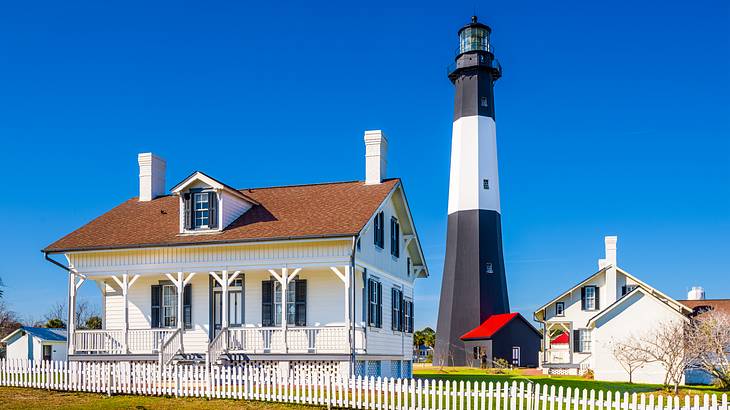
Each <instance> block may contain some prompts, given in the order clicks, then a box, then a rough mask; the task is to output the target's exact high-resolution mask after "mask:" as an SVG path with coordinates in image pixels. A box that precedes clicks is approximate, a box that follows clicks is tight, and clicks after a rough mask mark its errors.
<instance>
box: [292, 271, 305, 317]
mask: <svg viewBox="0 0 730 410" xmlns="http://www.w3.org/2000/svg"><path fill="white" fill-rule="evenodd" d="M294 287H295V289H294V299H295V302H296V304H295V306H294V312H295V314H294V324H295V325H296V326H306V325H307V281H306V280H295V281H294Z"/></svg>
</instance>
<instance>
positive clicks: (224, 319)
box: [221, 270, 228, 351]
mask: <svg viewBox="0 0 730 410" xmlns="http://www.w3.org/2000/svg"><path fill="white" fill-rule="evenodd" d="M222 274H223V280H222V281H221V291H222V292H221V293H222V294H221V297H222V298H223V300H222V302H223V307H222V309H221V310H222V312H221V332H227V331H228V271H227V270H224V271H223V272H222ZM225 348H226V351H228V337H227V336H226V337H225Z"/></svg>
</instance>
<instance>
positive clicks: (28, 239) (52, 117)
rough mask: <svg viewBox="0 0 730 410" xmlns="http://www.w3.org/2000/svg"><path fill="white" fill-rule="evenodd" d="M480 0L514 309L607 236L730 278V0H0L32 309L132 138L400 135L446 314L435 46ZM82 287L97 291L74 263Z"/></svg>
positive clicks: (209, 155)
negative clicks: (492, 76) (495, 62)
mask: <svg viewBox="0 0 730 410" xmlns="http://www.w3.org/2000/svg"><path fill="white" fill-rule="evenodd" d="M475 9H476V11H477V13H478V14H479V16H480V18H481V21H484V22H486V23H487V24H489V25H491V26H492V28H493V37H492V43H493V45H494V48H495V50H496V54H497V57H498V58H499V59H500V61H501V63H502V66H503V67H504V76H503V77H502V79H500V80H499V82H498V84H497V87H496V110H497V124H498V127H497V135H498V145H499V165H500V179H501V181H500V182H501V183H500V185H501V189H502V191H501V195H502V220H503V230H504V249H505V260H506V265H507V275H508V282H509V288H510V289H509V290H510V298H511V304H512V308H513V309H514V310H518V311H520V312H522V313H523V314H526V315H531V312H532V310H533V309H534V308H536V307H538V306H539V305H541V304H542V303H544V302H546V301H548V300H549V299H551V298H552V297H553V296H555V295H556V294H557V293H559V292H560V291H562V290H563V289H565V288H566V287H568V286H569V285H571V284H573V283H575V282H576V281H578V280H579V279H581V278H583V277H585V276H587V275H589V274H590V273H592V272H593V271H595V269H596V260H597V259H598V258H599V257H602V255H603V236H604V235H608V234H611V235H618V236H619V242H618V258H619V264H620V265H621V266H622V267H623V268H625V269H627V270H628V271H630V272H632V273H634V274H635V275H637V276H639V277H640V278H642V279H644V280H645V281H647V282H649V283H650V284H652V285H654V286H656V287H658V288H659V289H661V290H663V291H664V292H666V293H668V294H669V295H671V296H674V297H682V296H683V295H685V294H686V291H687V289H688V288H689V287H690V286H692V285H702V286H704V287H705V288H706V289H707V294H708V296H709V297H726V298H727V297H730V285H728V279H727V278H728V275H729V274H730V268H729V267H728V263H727V261H726V259H727V256H728V255H729V254H730V252H729V250H730V239H729V238H730V235H729V234H730V139H729V137H730V102H728V95H730V28H729V27H730V3H728V2H727V1H724V0H717V1H711V0H700V1H695V2H690V3H688V2H686V1H684V2H680V1H661V2H659V1H651V2H648V1H647V2H636V1H616V2H586V1H561V2H544V1H534V2H519V4H518V3H516V2H458V1H457V2H431V1H418V2H411V3H400V4H398V5H394V4H393V3H392V2H379V1H369V2H359V3H357V5H348V4H346V3H345V2H332V3H322V2H306V3H287V2H284V1H279V2H271V4H267V2H255V4H248V3H244V2H226V3H220V2H180V1H176V2H167V3H165V2H121V3H114V4H112V3H110V2H73V3H70V2H34V3H33V5H32V6H30V5H29V4H28V3H23V2H16V3H12V4H11V3H5V4H3V5H2V6H0V77H1V78H2V81H1V82H0V141H2V145H3V155H2V158H3V162H4V169H5V176H6V178H5V179H6V183H7V184H8V185H7V186H6V189H4V190H3V191H4V192H3V195H2V196H3V200H2V201H0V212H1V214H2V215H3V219H4V224H3V225H4V230H5V235H0V249H1V251H0V252H1V253H2V263H0V277H2V279H3V280H4V282H5V284H6V289H5V291H6V300H7V302H8V303H9V304H10V305H11V306H12V308H13V309H15V310H16V311H17V312H19V313H20V314H21V315H22V316H24V317H34V318H38V317H40V316H41V315H42V314H43V313H44V312H45V311H46V310H47V309H48V307H49V306H50V305H51V304H52V303H54V302H56V301H62V300H63V299H64V297H65V292H66V281H65V276H64V274H63V272H62V271H61V270H60V269H58V268H57V267H55V266H53V265H51V264H49V263H47V262H45V261H43V258H42V256H41V253H40V251H39V250H40V249H41V248H43V247H44V246H45V245H47V244H49V243H50V242H52V241H53V240H55V239H57V238H58V237H60V236H61V235H64V234H66V233H68V232H70V231H71V230H73V229H75V228H77V227H79V226H80V225H82V224H83V223H85V222H87V221H89V220H90V219H92V218H94V217H96V216H98V215H100V214H101V213H103V212H104V211H106V210H108V209H110V208H111V207H113V206H115V205H116V204H118V203H119V202H121V201H123V200H125V199H127V198H129V197H132V196H135V195H136V194H137V164H136V154H137V153H138V152H142V151H154V152H156V153H158V154H160V155H161V156H163V157H164V158H166V159H167V161H168V174H167V181H168V186H172V185H173V184H175V183H176V182H178V181H179V180H180V179H182V178H183V177H185V176H186V175H187V174H188V173H190V172H191V171H192V170H195V169H200V170H203V171H205V172H207V173H209V174H210V175H213V176H215V177H216V178H218V179H220V180H222V181H225V182H226V183H228V184H230V185H234V186H238V187H249V186H266V185H285V184H298V183H311V182H324V181H337V180H353V179H362V178H363V175H364V160H363V155H364V147H363V142H362V134H363V131H364V130H366V129H383V130H385V132H386V133H387V135H388V136H389V141H390V152H389V164H388V166H389V169H388V173H389V175H390V176H398V177H401V178H403V179H404V182H405V187H406V191H407V194H408V197H409V202H410V203H411V206H412V211H413V213H414V218H415V221H416V224H417V228H418V231H419V234H420V235H421V239H422V242H423V246H424V248H425V253H426V257H427V259H428V263H429V266H430V269H431V272H432V276H431V278H429V279H427V280H424V281H422V282H420V283H419V284H418V285H417V295H418V296H417V304H416V315H417V316H416V319H417V320H416V325H417V326H419V327H420V326H424V325H432V326H433V325H435V321H436V310H437V303H436V302H437V299H438V293H439V288H440V284H441V269H442V264H443V256H444V250H445V232H446V205H447V204H446V203H447V195H448V170H449V150H450V143H451V142H450V138H451V121H452V109H453V108H452V104H453V95H452V92H453V90H452V86H451V84H450V83H449V81H448V80H447V78H446V66H447V65H448V64H449V63H450V62H452V60H453V57H454V54H453V52H454V49H455V48H456V46H457V41H456V40H457V38H456V30H457V29H458V28H459V27H460V26H461V25H463V24H464V23H466V22H467V21H468V19H469V16H470V15H471V14H473V12H474V10H475ZM82 289H83V292H82V296H83V297H87V298H90V299H93V298H95V297H97V295H98V290H97V289H96V288H95V287H93V286H90V285H85V286H84V287H83V288H82Z"/></svg>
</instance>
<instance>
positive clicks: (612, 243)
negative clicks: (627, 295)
mask: <svg viewBox="0 0 730 410" xmlns="http://www.w3.org/2000/svg"><path fill="white" fill-rule="evenodd" d="M604 242H605V244H606V258H605V259H600V260H599V261H598V267H599V268H600V269H603V268H605V267H606V266H609V265H610V267H609V268H608V269H607V270H606V295H605V301H606V304H605V305H603V302H601V304H602V305H603V306H608V305H610V304H612V303H613V302H615V301H616V299H617V298H618V283H617V282H618V281H617V278H616V242H618V237H617V236H606V237H605V238H604Z"/></svg>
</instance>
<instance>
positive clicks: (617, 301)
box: [587, 286, 688, 328]
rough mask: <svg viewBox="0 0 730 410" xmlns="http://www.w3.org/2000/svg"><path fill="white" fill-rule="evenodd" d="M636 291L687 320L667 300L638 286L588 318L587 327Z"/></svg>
mask: <svg viewBox="0 0 730 410" xmlns="http://www.w3.org/2000/svg"><path fill="white" fill-rule="evenodd" d="M637 293H643V294H644V295H645V296H648V297H651V298H654V299H655V300H656V301H657V302H659V303H662V304H664V305H665V306H666V307H667V308H668V309H670V310H671V311H672V312H674V313H676V314H678V315H679V316H680V317H682V318H683V319H684V320H688V319H687V317H686V316H685V315H683V314H682V313H681V312H679V311H677V310H676V309H673V308H672V307H671V306H670V305H669V303H667V301H665V300H662V299H660V298H659V297H657V295H655V294H654V293H652V292H650V291H648V290H647V289H644V288H643V287H641V286H638V287H636V288H635V289H634V290H632V291H631V292H629V293H627V294H625V295H624V296H622V297H620V298H618V299H617V300H616V301H615V302H613V303H611V304H610V305H609V306H608V307H606V308H605V309H603V310H602V311H600V312H599V313H598V314H596V315H595V316H593V317H592V318H590V319H589V320H588V323H587V326H588V327H589V328H590V327H593V326H594V325H595V323H596V320H598V319H600V318H602V317H603V316H604V315H606V314H608V313H609V312H611V311H612V310H614V309H616V308H617V307H618V306H620V305H622V304H624V303H626V302H627V301H629V300H630V299H631V296H633V295H635V294H637ZM672 300H673V299H672Z"/></svg>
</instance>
